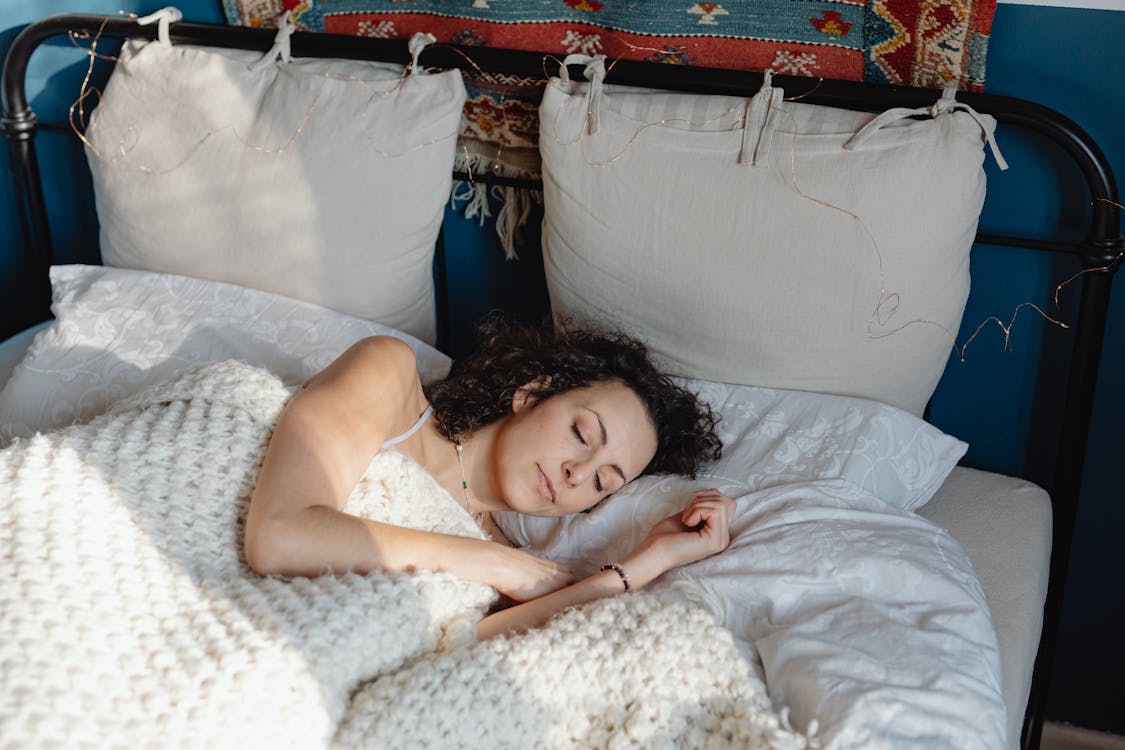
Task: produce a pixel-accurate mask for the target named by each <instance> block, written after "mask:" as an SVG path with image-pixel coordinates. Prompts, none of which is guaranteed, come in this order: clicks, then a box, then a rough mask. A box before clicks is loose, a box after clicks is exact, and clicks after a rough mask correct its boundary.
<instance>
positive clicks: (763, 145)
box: [738, 70, 785, 167]
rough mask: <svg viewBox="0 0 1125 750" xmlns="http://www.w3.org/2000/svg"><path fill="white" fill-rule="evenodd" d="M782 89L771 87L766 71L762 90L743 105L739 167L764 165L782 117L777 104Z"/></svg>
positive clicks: (780, 100) (770, 72)
mask: <svg viewBox="0 0 1125 750" xmlns="http://www.w3.org/2000/svg"><path fill="white" fill-rule="evenodd" d="M784 99H785V90H784V89H780V88H775V87H774V85H773V71H772V70H766V72H765V74H764V75H763V79H762V87H761V88H760V89H758V93H756V94H754V96H753V98H751V99H750V101H749V103H747V105H746V118H745V122H744V123H743V126H742V151H741V152H740V153H739V155H738V163H739V164H750V165H752V166H755V167H756V166H759V165H763V164H766V163H768V161H769V156H770V142H771V141H772V140H773V133H774V131H775V130H777V123H778V120H779V119H780V117H781V115H782V111H781V103H782V101H784Z"/></svg>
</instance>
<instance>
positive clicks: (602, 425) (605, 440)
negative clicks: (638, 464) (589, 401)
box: [585, 406, 629, 484]
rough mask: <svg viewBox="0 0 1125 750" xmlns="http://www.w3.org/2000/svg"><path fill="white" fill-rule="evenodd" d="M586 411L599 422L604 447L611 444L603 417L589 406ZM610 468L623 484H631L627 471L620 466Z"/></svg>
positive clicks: (612, 465) (614, 465)
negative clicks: (626, 474)
mask: <svg viewBox="0 0 1125 750" xmlns="http://www.w3.org/2000/svg"><path fill="white" fill-rule="evenodd" d="M585 409H586V411H588V412H590V413H591V414H593V415H594V418H595V419H597V420H598V428H599V429H601V431H602V445H605V444H606V443H608V442H609V435H607V434H606V431H605V422H603V421H602V415H601V414H598V413H597V412H596V411H594V410H593V409H591V408H590V407H589V406H587V407H585ZM609 468H611V469H613V470H614V472H616V473H617V475H618V476H619V477H621V481H622V482H624V483H625V484H629V480H628V479H627V478H626V476H625V471H624V470H623V469H622V468H621V467H620V466H618V465H617V464H610V466H609Z"/></svg>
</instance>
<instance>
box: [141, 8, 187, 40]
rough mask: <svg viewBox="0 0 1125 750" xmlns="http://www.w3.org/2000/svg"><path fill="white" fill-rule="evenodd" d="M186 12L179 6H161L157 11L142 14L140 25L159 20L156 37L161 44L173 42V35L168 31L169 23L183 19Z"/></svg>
mask: <svg viewBox="0 0 1125 750" xmlns="http://www.w3.org/2000/svg"><path fill="white" fill-rule="evenodd" d="M183 17H184V14H183V13H182V12H181V11H180V9H179V8H177V7H175V6H172V5H169V6H167V7H166V8H161V9H160V10H158V11H156V12H155V13H150V14H149V15H147V16H142V17H141V18H138V19H137V25H138V26H148V25H149V24H150V23H153V22H158V24H157V27H156V38H157V39H158V40H159V41H160V43H161V44H171V43H172V37H171V35H170V34H169V33H168V26H169V24H173V23H178V22H179V21H181V20H183Z"/></svg>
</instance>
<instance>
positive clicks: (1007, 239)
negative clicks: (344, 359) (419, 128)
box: [0, 14, 1125, 747]
mask: <svg viewBox="0 0 1125 750" xmlns="http://www.w3.org/2000/svg"><path fill="white" fill-rule="evenodd" d="M72 32H73V33H75V34H81V35H83V36H89V37H94V36H97V35H101V36H103V37H112V38H120V37H133V38H142V39H155V38H156V35H157V28H156V27H155V26H139V25H137V24H136V22H135V21H134V20H133V19H130V18H126V17H119V16H98V15H84V14H64V15H57V16H51V17H49V18H46V19H44V20H42V21H39V22H37V23H35V24H32V25H30V26H28V27H27V28H25V29H24V30H23V31H22V32H21V33H20V34H19V35H18V36H17V37H16V39H15V40H14V42H13V44H12V47H11V49H10V50H9V52H8V56H7V59H6V60H5V63H4V72H3V82H2V90H3V96H4V112H3V119H2V120H0V127H2V128H3V130H4V134H5V136H6V137H7V139H8V142H9V148H10V151H11V155H12V163H13V168H14V172H15V178H16V182H17V187H18V189H19V193H20V195H21V196H22V198H23V202H24V205H23V207H22V208H23V211H24V213H23V214H22V216H21V221H22V224H23V226H24V228H25V242H26V246H27V252H28V254H29V255H30V256H31V257H32V258H33V261H34V263H35V265H36V266H37V267H38V268H39V269H41V270H42V271H43V277H42V278H46V269H47V267H48V266H49V265H50V263H51V261H52V258H53V253H52V247H51V239H50V237H51V235H50V228H49V226H48V222H47V210H46V201H45V199H44V194H43V186H42V182H41V179H40V174H39V166H38V161H37V158H36V153H35V148H34V138H35V134H36V130H37V129H38V128H39V127H40V126H39V124H38V122H37V120H36V116H35V113H34V112H32V110H31V108H30V107H29V106H28V101H27V94H26V90H25V76H26V73H27V65H28V61H29V59H30V57H31V54H32V53H33V52H34V50H35V49H36V48H37V47H38V46H39V44H40V43H42V42H43V41H44V40H46V39H49V38H51V37H54V36H59V35H65V34H68V33H72ZM170 32H171V38H172V41H173V42H174V43H180V44H198V45H205V46H212V47H231V48H241V49H250V50H260V51H262V52H265V51H267V50H269V49H270V48H271V47H272V46H273V43H274V36H275V31H273V30H271V29H250V28H244V27H236V26H219V25H211V24H195V23H175V24H172V26H171V29H170ZM290 43H291V50H292V54H293V55H294V56H297V57H335V58H349V59H358V60H376V61H384V62H395V63H399V64H406V63H407V62H409V60H410V53H409V52H408V50H407V44H406V41H405V40H388V39H373V38H367V37H355V36H345V35H337V34H322V33H312V32H296V33H294V34H293V36H292V38H291V42H290ZM420 62H421V64H424V65H425V66H427V67H434V68H442V69H450V68H456V69H460V70H462V71H463V72H465V73H468V74H470V75H472V74H474V73H479V72H480V71H487V72H489V73H507V74H515V75H521V76H525V77H534V78H543V79H545V78H547V77H548V76H550V75H553V74H555V73H557V71H558V68H559V65H560V64H561V63H560V61H559V60H558V59H557V58H555V57H553V56H550V55H545V54H542V53H536V52H521V51H514V50H503V49H493V48H488V47H457V46H454V45H448V44H438V45H432V46H430V47H427V48H426V49H425V50H424V51H423V53H422V55H421V58H420ZM571 73H572V77H574V78H576V79H579V80H580V79H581V76H582V71H581V68H580V66H574V67H573V68H572V69H571ZM774 80H775V81H776V82H777V84H778V85H779V86H781V87H782V88H784V89H785V90H786V91H787V92H789V93H790V94H793V95H795V96H797V97H799V98H800V99H801V101H803V102H807V103H809V104H821V105H826V106H833V107H842V108H846V109H855V110H863V111H871V112H876V111H880V110H883V109H887V108H890V107H892V106H896V107H925V106H929V105H930V104H932V103H933V101H934V91H933V90H932V89H920V88H913V87H906V86H890V85H879V84H870V83H859V82H854V81H836V80H825V79H809V78H799V77H794V76H784V75H778V76H774ZM607 81H609V82H611V83H614V84H620V85H627V86H643V87H650V88H660V89H668V90H676V91H690V92H693V93H704V94H722V95H728V96H740V97H748V96H753V95H754V94H755V93H756V92H757V90H758V89H759V88H760V87H761V84H762V74H761V73H751V72H745V71H734V70H722V69H716V68H698V67H694V66H693V67H685V66H675V65H660V64H656V63H644V62H634V61H627V60H619V61H615V62H614V64H613V65H612V66H611V68H610V70H609V74H608V75H607ZM957 96H958V99H959V100H960V101H962V102H964V103H966V104H968V105H970V106H971V107H973V108H974V109H976V110H977V111H979V112H985V113H988V114H990V115H992V116H993V117H995V118H996V119H997V120H998V121H999V122H1001V123H1004V124H1010V125H1016V126H1019V127H1022V128H1025V129H1027V130H1030V131H1032V132H1035V133H1038V134H1039V135H1042V136H1044V137H1046V138H1047V139H1048V140H1050V141H1051V142H1053V143H1055V144H1056V145H1057V146H1058V147H1060V148H1061V149H1062V150H1063V151H1064V152H1065V153H1066V154H1067V155H1068V156H1069V157H1070V160H1071V161H1072V162H1073V163H1074V164H1075V165H1076V166H1077V167H1078V169H1079V171H1080V172H1081V174H1082V176H1083V178H1084V180H1085V182H1086V185H1087V187H1088V189H1089V193H1090V200H1091V208H1090V216H1089V225H1088V228H1087V233H1086V236H1085V237H1084V238H1082V239H1081V240H1078V241H1074V242H1066V241H1048V240H1042V239H1035V238H1025V237H1011V236H1007V235H991V234H978V235H977V241H978V242H983V243H986V244H992V245H1004V246H1014V247H1023V248H1030V249H1035V250H1045V251H1050V252H1059V253H1068V254H1072V255H1076V256H1078V258H1079V260H1080V262H1081V264H1082V267H1083V268H1084V269H1086V270H1087V273H1086V274H1084V277H1083V279H1082V291H1081V297H1080V300H1079V307H1078V320H1077V321H1076V323H1075V325H1074V326H1073V329H1074V344H1073V350H1072V354H1071V361H1070V367H1069V373H1068V379H1067V385H1066V392H1065V393H1066V395H1065V399H1064V406H1063V415H1062V421H1061V426H1060V431H1059V435H1058V438H1059V444H1058V450H1057V454H1056V458H1055V467H1054V468H1055V472H1054V476H1053V479H1052V481H1051V483H1050V486H1049V487H1048V488H1047V489H1048V490H1049V492H1050V495H1051V499H1052V507H1053V516H1054V519H1053V520H1054V530H1053V534H1054V544H1053V546H1052V550H1051V573H1050V582H1049V586H1048V594H1047V603H1046V606H1045V613H1044V626H1043V634H1042V638H1041V641H1040V649H1039V655H1038V658H1037V660H1036V668H1035V678H1034V682H1033V686H1032V693H1031V699H1030V701H1029V707H1028V713H1027V721H1026V722H1025V728H1024V737H1023V740H1024V746H1025V747H1038V744H1039V738H1040V733H1041V731H1042V722H1043V712H1044V709H1045V706H1046V698H1047V684H1048V682H1049V679H1050V672H1051V663H1052V661H1053V658H1054V644H1055V640H1056V639H1057V635H1058V626H1059V618H1060V615H1061V610H1062V592H1063V586H1064V584H1065V581H1066V569H1067V563H1068V558H1069V552H1070V546H1071V537H1072V535H1073V530H1074V521H1075V515H1076V511H1077V503H1078V494H1079V489H1080V485H1081V476H1082V465H1083V461H1084V458H1085V453H1086V444H1087V439H1088V435H1089V430H1090V420H1091V416H1092V413H1093V405H1094V392H1095V386H1096V384H1097V374H1098V365H1099V361H1100V359H1101V350H1102V344H1103V340H1104V336H1105V329H1106V323H1107V317H1108V309H1109V299H1110V291H1111V285H1112V280H1113V273H1115V272H1116V270H1117V267H1118V266H1119V265H1120V259H1121V257H1122V255H1121V254H1122V248H1123V247H1125V240H1123V239H1122V235H1121V228H1120V209H1119V208H1118V203H1119V197H1118V193H1117V185H1116V183H1115V182H1114V177H1113V173H1112V170H1111V169H1110V166H1109V162H1108V160H1107V159H1106V158H1105V155H1104V154H1103V153H1102V151H1101V149H1100V148H1099V147H1098V145H1097V143H1095V142H1094V140H1093V139H1092V138H1091V137H1090V136H1089V135H1088V134H1087V133H1086V132H1085V131H1084V130H1083V129H1082V128H1080V127H1079V126H1078V125H1076V124H1075V123H1073V122H1072V121H1071V120H1069V119H1067V118H1066V117H1064V116H1062V115H1061V114H1059V113H1058V112H1056V111H1054V110H1052V109H1050V108H1048V107H1044V106H1041V105H1038V104H1035V103H1033V102H1029V101H1025V100H1022V99H1016V98H1012V97H1005V96H997V95H993V94H976V93H959V94H958V95H957ZM454 176H455V177H458V178H467V177H468V175H465V174H460V175H454ZM474 179H476V180H477V181H478V182H491V183H498V184H509V185H520V186H526V187H532V188H535V187H541V184H540V183H537V182H534V181H527V180H521V179H511V178H500V177H497V176H495V175H490V174H482V175H476V176H474ZM443 270H444V269H443V268H442V267H441V266H440V264H439V268H438V273H439V276H440V275H441V274H442V272H443Z"/></svg>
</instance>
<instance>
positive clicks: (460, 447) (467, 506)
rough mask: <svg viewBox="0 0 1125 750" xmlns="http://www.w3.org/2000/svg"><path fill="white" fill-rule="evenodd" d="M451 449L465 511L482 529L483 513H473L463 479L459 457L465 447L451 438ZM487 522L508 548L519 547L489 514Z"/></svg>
mask: <svg viewBox="0 0 1125 750" xmlns="http://www.w3.org/2000/svg"><path fill="white" fill-rule="evenodd" d="M453 447H454V448H456V449H457V466H458V467H459V468H460V469H461V492H462V494H463V495H464V496H465V510H467V511H469V515H470V516H472V517H473V520H474V521H476V524H477V526H479V527H481V528H482V529H483V528H484V512H483V511H482V512H480V513H474V512H473V502H472V500H470V499H469V480H468V479H467V478H466V477H465V460H464V458H462V457H461V454H462V453H464V451H465V446H464V445H462V444H461V438H460V437H455V438H453ZM488 520H489V521H491V522H492V525H493V526H494V527H495V528H496V530H497V531H499V532H500V534H501V536H503V537H504V541H506V542H507V543H508V546H509V547H512V548H513V549H515V548H518V547H519V545H517V544H516V543H515V542H514V541H512V538H511V537H510V536H508V533H507V532H506V531H504V529H502V528H500V524H498V523H496V519H495V518H493V517H492V513H491V512H490V513H489V514H488Z"/></svg>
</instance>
